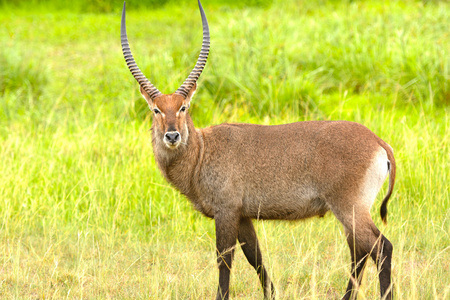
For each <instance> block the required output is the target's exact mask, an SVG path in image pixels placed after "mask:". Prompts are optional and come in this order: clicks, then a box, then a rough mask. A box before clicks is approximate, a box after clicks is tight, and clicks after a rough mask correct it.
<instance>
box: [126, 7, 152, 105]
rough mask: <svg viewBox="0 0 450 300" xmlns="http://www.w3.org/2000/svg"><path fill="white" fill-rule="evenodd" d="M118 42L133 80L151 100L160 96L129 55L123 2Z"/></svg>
mask: <svg viewBox="0 0 450 300" xmlns="http://www.w3.org/2000/svg"><path fill="white" fill-rule="evenodd" d="M120 40H121V42H122V52H123V57H124V58H125V61H126V62H127V66H128V69H130V71H131V74H133V76H134V78H135V79H136V80H137V82H139V85H140V86H141V87H142V88H143V89H144V90H145V91H146V92H147V94H148V95H149V96H150V98H151V99H152V100H153V99H154V98H156V97H158V96H159V95H161V92H160V91H158V89H157V88H155V87H154V86H153V84H152V83H151V82H150V81H149V80H148V79H147V77H145V76H144V74H143V73H142V71H141V70H140V69H139V67H138V66H137V64H136V62H135V61H134V58H133V55H132V54H131V50H130V45H129V44H128V37H127V28H126V25H125V2H123V10H122V23H121V26H120Z"/></svg>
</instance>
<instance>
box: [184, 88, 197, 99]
mask: <svg viewBox="0 0 450 300" xmlns="http://www.w3.org/2000/svg"><path fill="white" fill-rule="evenodd" d="M196 90H197V83H194V85H193V86H192V88H191V90H190V91H189V94H188V95H187V97H186V102H187V103H190V102H191V99H192V97H194V94H195V91H196Z"/></svg>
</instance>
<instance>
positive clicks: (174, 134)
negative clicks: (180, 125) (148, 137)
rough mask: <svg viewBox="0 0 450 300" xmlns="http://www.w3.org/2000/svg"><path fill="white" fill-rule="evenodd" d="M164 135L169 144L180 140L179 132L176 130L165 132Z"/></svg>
mask: <svg viewBox="0 0 450 300" xmlns="http://www.w3.org/2000/svg"><path fill="white" fill-rule="evenodd" d="M164 136H165V138H166V139H167V141H168V142H169V143H171V144H175V143H176V142H178V141H179V140H180V133H178V131H170V132H166V134H165V135H164Z"/></svg>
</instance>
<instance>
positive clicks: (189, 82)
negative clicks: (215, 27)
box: [175, 0, 210, 98]
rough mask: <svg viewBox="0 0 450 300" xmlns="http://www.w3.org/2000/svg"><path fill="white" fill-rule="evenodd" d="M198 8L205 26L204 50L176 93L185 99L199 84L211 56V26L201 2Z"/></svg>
mask: <svg viewBox="0 0 450 300" xmlns="http://www.w3.org/2000/svg"><path fill="white" fill-rule="evenodd" d="M198 7H199V8H200V14H201V16H202V24H203V42H202V49H201V50H200V55H199V56H198V60H197V63H196V64H195V67H194V69H193V70H192V71H191V74H189V76H188V78H187V79H186V80H185V81H184V83H183V84H182V85H181V86H180V87H179V88H178V90H177V91H176V92H175V93H176V94H180V95H183V96H184V97H185V98H186V97H187V95H188V94H189V91H190V90H191V89H192V87H193V86H194V84H195V83H196V82H197V80H198V77H200V74H201V73H202V71H203V68H204V67H205V64H206V60H207V59H208V54H209V46H210V43H209V26H208V20H206V15H205V12H204V11H203V7H202V4H201V3H200V0H198Z"/></svg>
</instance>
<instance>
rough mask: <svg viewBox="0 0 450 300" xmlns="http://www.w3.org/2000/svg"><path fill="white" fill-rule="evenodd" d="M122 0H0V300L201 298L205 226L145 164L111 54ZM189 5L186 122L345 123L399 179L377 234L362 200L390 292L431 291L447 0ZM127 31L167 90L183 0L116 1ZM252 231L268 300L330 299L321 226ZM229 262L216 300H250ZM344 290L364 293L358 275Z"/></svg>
mask: <svg viewBox="0 0 450 300" xmlns="http://www.w3.org/2000/svg"><path fill="white" fill-rule="evenodd" d="M122 4H123V2H122V1H106V0H94V1H87V0H78V1H77V0H73V1H56V0H55V1H52V0H48V1H38V0H30V1H25V0H18V1H7V0H0V22H1V24H2V26H0V43H1V45H2V47H0V174H1V176H0V222H1V224H0V298H16V299H22V298H33V299H36V298H38V299H41V298H55V299H61V298H89V299H96V298H98V299H105V298H115V299H118V298H124V299H129V298H147V299H148V298H151V299H204V298H212V297H214V293H215V287H214V284H212V283H215V280H217V278H216V269H215V258H214V257H215V254H214V224H213V222H212V221H211V220H207V219H205V218H204V217H202V216H201V215H199V214H198V213H197V212H195V211H194V210H193V209H192V208H191V207H190V205H189V203H188V201H187V200H186V199H185V198H184V197H182V196H180V195H179V193H178V192H176V191H175V190H174V189H173V188H172V187H170V186H168V184H167V183H166V182H165V181H164V180H163V178H162V177H161V175H160V173H159V171H158V170H157V168H156V166H155V164H154V160H153V158H152V150H151V143H150V133H149V132H148V129H149V128H150V126H151V114H150V113H149V111H148V107H147V105H146V103H145V101H144V100H143V99H142V97H141V96H140V95H139V92H138V86H137V83H136V82H135V80H134V79H133V77H132V76H131V75H130V73H129V71H128V69H127V68H126V65H125V62H124V60H123V57H122V53H121V49H120V38H119V30H120V28H119V26H120V11H121V8H122ZM202 4H203V6H204V8H205V11H206V14H207V17H208V21H209V25H210V29H211V45H212V46H211V47H212V48H211V53H210V58H209V60H208V63H207V65H206V68H205V70H204V72H203V74H202V76H201V78H200V80H199V89H198V92H197V93H196V96H195V99H194V101H193V105H192V106H191V109H190V114H191V115H192V116H193V119H194V123H195V124H196V126H198V127H205V126H209V125H213V124H219V123H222V122H252V123H260V124H267V125H270V124H279V123H287V122H295V121H303V120H318V119H322V120H324V119H325V120H330V119H334V120H336V119H345V120H350V121H356V122H360V123H362V124H364V125H366V126H367V127H369V128H370V129H372V130H373V131H374V132H375V133H376V134H378V135H379V136H380V137H382V138H383V139H384V140H385V141H387V142H388V143H389V144H390V145H392V146H393V148H394V149H395V153H396V157H397V164H398V170H399V171H398V179H397V185H396V191H395V194H394V197H393V198H392V201H390V203H389V225H388V226H387V227H384V226H382V225H381V222H380V220H379V218H378V207H379V203H380V202H379V201H380V199H378V201H377V202H376V203H375V205H374V208H373V216H374V220H375V222H376V224H377V225H380V229H381V230H382V231H383V232H384V233H385V234H386V236H387V237H388V238H389V239H390V240H391V241H392V242H393V244H394V249H395V252H394V282H395V293H396V295H397V297H398V299H447V298H448V296H449V295H450V287H449V286H448V280H447V278H449V277H450V270H449V262H450V251H449V241H450V236H449V232H450V197H449V189H448V182H449V181H450V171H449V170H450V159H449V153H450V130H449V129H450V113H449V112H450V53H449V52H450V51H449V50H450V31H449V28H450V21H449V20H450V4H449V3H448V2H447V1H413V0H404V1H332V0H328V1H327V0H317V1H303V0H286V1H281V0H273V1H262V0H261V1H258V0H243V1H219V0H203V2H202ZM127 29H128V36H129V41H130V45H131V49H132V51H133V54H134V57H135V58H136V61H137V63H138V65H139V66H140V68H141V69H142V70H143V71H144V73H145V74H146V75H147V77H148V78H149V79H150V80H151V81H152V83H154V84H155V86H157V87H158V88H159V89H160V90H161V91H162V92H164V93H171V92H173V91H175V90H176V89H177V88H178V86H179V85H180V84H181V83H182V82H183V81H184V79H185V78H186V76H187V75H188V74H189V72H190V70H191V69H192V67H193V66H194V64H195V61H196V59H197V56H198V53H199V50H200V45H201V38H202V37H201V34H202V31H201V20H200V17H199V13H198V7H197V3H196V1H194V0H193V1H187V0H183V1H172V0H168V1H152V0H142V1H134V0H129V1H127ZM381 194H382V193H381ZM381 197H382V195H380V198H381ZM256 226H257V229H258V232H259V235H260V237H261V240H262V241H263V242H262V243H263V244H264V245H263V248H264V251H263V252H264V253H265V259H266V261H267V262H268V265H269V269H270V270H271V272H272V273H271V276H272V278H274V280H275V285H276V287H277V289H278V290H279V291H280V293H279V295H280V298H281V299H299V298H301V297H300V295H301V296H302V297H304V298H306V299H334V298H339V297H340V296H342V292H343V290H344V288H345V285H346V281H347V275H348V272H349V264H348V262H349V255H348V253H347V252H348V250H347V249H346V247H347V246H346V244H345V242H344V240H345V238H344V237H343V233H342V230H341V226H340V225H339V223H338V222H337V221H336V220H335V218H333V217H332V216H326V217H325V218H323V219H321V220H316V219H313V220H309V221H305V222H300V223H285V222H257V223H256ZM239 253H240V251H238V254H237V259H236V268H235V269H234V270H233V284H232V287H233V290H232V296H233V298H234V299H255V298H260V297H261V296H262V293H261V291H260V289H259V287H258V280H257V278H256V275H255V274H253V273H254V272H253V271H252V270H251V268H250V267H249V266H247V264H246V262H245V258H243V257H242V256H240V255H241V254H239ZM240 262H241V263H240ZM193 274H194V275H193ZM344 275H345V276H344ZM361 293H362V297H361V298H362V299H374V298H376V297H378V288H377V279H376V270H375V269H374V268H369V269H368V275H367V279H366V280H365V283H364V289H363V290H362V292H361Z"/></svg>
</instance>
